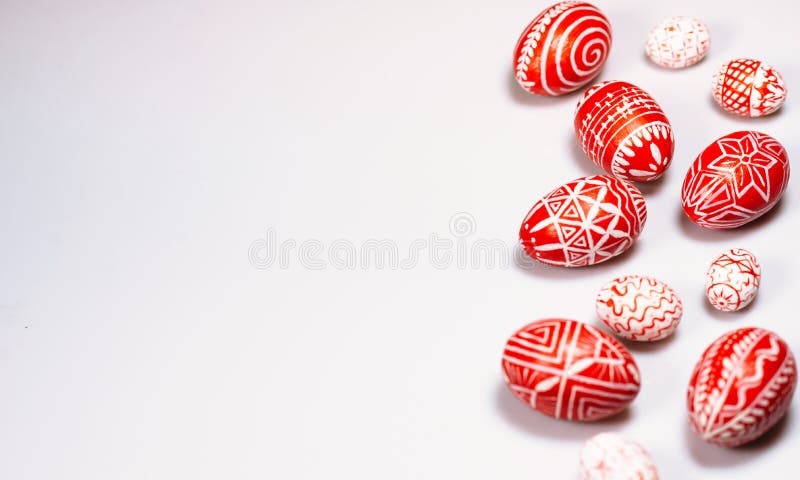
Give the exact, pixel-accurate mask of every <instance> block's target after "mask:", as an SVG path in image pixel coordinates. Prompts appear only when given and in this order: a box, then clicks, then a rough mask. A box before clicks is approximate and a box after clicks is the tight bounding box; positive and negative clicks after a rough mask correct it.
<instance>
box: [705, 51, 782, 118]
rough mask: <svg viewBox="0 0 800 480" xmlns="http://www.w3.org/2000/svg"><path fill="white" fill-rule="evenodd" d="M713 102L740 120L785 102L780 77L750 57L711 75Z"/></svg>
mask: <svg viewBox="0 0 800 480" xmlns="http://www.w3.org/2000/svg"><path fill="white" fill-rule="evenodd" d="M712 93H713V95H714V100H716V101H717V103H718V104H719V106H720V107H722V108H723V109H724V110H725V111H728V112H731V113H735V114H736V115H740V116H743V117H761V116H764V115H769V114H770V113H772V112H774V111H776V110H778V109H779V108H781V106H782V105H783V102H784V101H786V84H785V83H784V82H783V77H781V74H780V73H778V71H777V70H775V69H774V68H772V67H771V66H770V65H768V64H766V63H764V62H762V61H760V60H755V59H752V58H737V59H735V60H731V61H730V62H727V63H726V64H725V65H723V66H722V67H721V68H720V69H719V71H718V72H717V73H716V74H715V75H714V82H713V90H712Z"/></svg>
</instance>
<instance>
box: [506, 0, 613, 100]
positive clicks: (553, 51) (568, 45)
mask: <svg viewBox="0 0 800 480" xmlns="http://www.w3.org/2000/svg"><path fill="white" fill-rule="evenodd" d="M610 48H611V26H610V25H609V23H608V19H607V18H606V17H605V15H603V14H602V13H601V12H600V10H598V9H597V7H595V6H594V5H592V4H590V3H586V2H575V1H567V2H561V3H557V4H555V5H553V6H551V7H548V8H547V9H545V10H544V11H542V12H541V13H540V14H539V15H538V16H537V17H536V18H534V19H533V21H532V22H531V23H530V24H528V26H527V27H525V30H524V31H523V32H522V35H520V37H519V40H518V41H517V46H516V49H515V52H514V76H515V78H516V79H517V82H518V83H519V84H520V86H522V88H524V89H525V90H527V91H528V92H531V93H536V94H538V95H548V96H555V95H563V94H565V93H569V92H572V91H575V90H577V89H579V88H581V87H582V86H584V85H586V84H587V83H589V81H590V80H591V79H592V78H594V77H595V76H596V75H597V73H598V72H599V71H600V69H601V68H602V67H603V64H604V63H605V62H606V58H607V57H608V51H609V49H610Z"/></svg>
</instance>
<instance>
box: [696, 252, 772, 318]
mask: <svg viewBox="0 0 800 480" xmlns="http://www.w3.org/2000/svg"><path fill="white" fill-rule="evenodd" d="M760 284H761V265H759V263H758V260H757V259H756V257H755V255H753V254H752V253H750V252H748V251H747V250H745V249H743V248H732V249H730V250H728V251H726V252H725V253H723V254H721V255H720V256H718V257H717V258H715V259H714V261H713V262H711V266H710V267H709V268H708V272H707V273H706V297H708V301H709V302H711V305H713V306H714V308H716V309H717V310H722V311H723V312H735V311H737V310H741V309H743V308H744V307H746V306H748V305H750V302H752V301H753V299H754V298H756V294H757V293H758V287H759V285H760Z"/></svg>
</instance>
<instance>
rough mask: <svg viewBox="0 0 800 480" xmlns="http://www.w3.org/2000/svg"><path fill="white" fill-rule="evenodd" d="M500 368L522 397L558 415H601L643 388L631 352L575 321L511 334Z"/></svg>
mask: <svg viewBox="0 0 800 480" xmlns="http://www.w3.org/2000/svg"><path fill="white" fill-rule="evenodd" d="M502 367H503V372H504V374H505V379H506V383H507V384H508V387H509V388H510V389H511V391H512V392H514V394H515V395H516V396H517V397H518V398H519V399H520V400H522V401H523V402H525V403H526V404H527V405H529V406H530V407H531V408H533V409H534V410H537V411H539V412H541V413H544V414H545V415H548V416H551V417H554V418H560V419H565V420H580V421H593V420H600V419H603V418H606V417H609V416H611V415H615V414H617V413H619V412H621V411H622V410H624V409H625V408H626V407H627V406H628V405H629V404H630V403H631V402H632V401H633V399H634V398H636V395H637V394H638V393H639V383H640V381H639V368H638V367H637V366H636V362H635V361H634V360H633V357H632V356H631V354H630V352H628V350H627V349H626V348H625V347H624V346H623V345H622V344H621V343H619V342H617V341H616V340H614V339H613V338H611V337H610V336H609V335H608V334H606V333H603V332H601V331H600V330H598V329H596V328H594V327H592V326H590V325H586V324H583V323H580V322H576V321H575V320H563V319H547V320H539V321H536V322H533V323H531V324H529V325H527V326H525V327H523V328H522V329H520V330H519V331H517V332H516V333H515V334H514V335H512V336H511V338H509V339H508V342H507V343H506V348H505V351H504V352H503V362H502Z"/></svg>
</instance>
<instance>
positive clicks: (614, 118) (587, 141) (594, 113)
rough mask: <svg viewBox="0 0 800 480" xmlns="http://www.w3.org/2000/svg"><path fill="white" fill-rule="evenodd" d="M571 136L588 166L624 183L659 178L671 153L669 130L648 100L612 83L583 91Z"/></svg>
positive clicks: (631, 87) (630, 88)
mask: <svg viewBox="0 0 800 480" xmlns="http://www.w3.org/2000/svg"><path fill="white" fill-rule="evenodd" d="M575 133H576V134H577V135H578V141H579V142H580V144H581V147H583V151H584V152H586V155H587V156H588V157H589V159H590V160H592V161H593V162H594V163H595V164H596V165H597V166H598V167H600V168H602V169H603V170H605V171H606V172H608V173H610V174H612V175H614V176H616V177H618V178H621V179H623V180H628V181H635V182H649V181H652V180H655V179H657V178H659V177H660V176H661V175H663V174H664V172H665V171H666V170H667V167H669V164H670V162H671V161H672V152H673V150H674V149H675V140H674V137H673V134H672V126H670V124H669V120H667V116H666V115H664V111H663V110H661V107H660V106H659V105H658V103H656V101H655V100H654V99H653V97H651V96H650V95H649V94H648V93H647V92H645V91H644V90H642V89H641V88H639V87H637V86H636V85H632V84H630V83H628V82H621V81H617V80H613V81H609V82H603V83H600V84H597V85H594V86H592V87H591V88H589V90H587V91H586V93H585V94H584V95H583V98H581V100H580V102H579V103H578V107H577V109H576V110H575Z"/></svg>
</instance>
